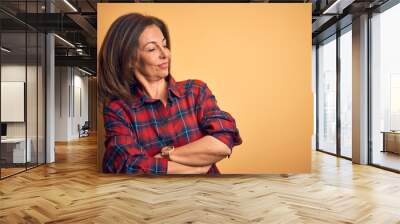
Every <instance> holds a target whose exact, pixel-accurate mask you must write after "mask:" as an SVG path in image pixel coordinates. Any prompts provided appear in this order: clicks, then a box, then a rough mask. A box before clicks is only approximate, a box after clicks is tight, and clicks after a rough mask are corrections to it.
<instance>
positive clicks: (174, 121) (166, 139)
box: [103, 75, 242, 175]
mask: <svg viewBox="0 0 400 224" xmlns="http://www.w3.org/2000/svg"><path fill="white" fill-rule="evenodd" d="M167 82H168V100H167V105H166V107H164V105H163V104H162V102H161V101H160V100H153V99H151V98H149V97H148V96H146V95H145V94H144V92H143V90H142V89H141V88H140V87H139V86H137V85H132V86H131V93H132V95H133V99H134V100H133V103H132V104H131V106H129V105H127V103H126V102H125V101H123V100H121V99H112V100H111V101H110V102H109V103H108V104H107V105H105V106H104V111H103V116H104V126H105V131H106V139H105V146H106V151H105V154H104V159H103V171H104V172H107V173H135V174H141V173H146V174H166V173H167V169H168V167H167V166H168V159H166V158H154V156H155V155H156V154H158V153H160V152H161V149H162V148H163V147H164V146H168V145H173V146H175V147H179V146H183V145H186V144H188V143H190V142H193V141H196V140H198V139H200V138H202V137H203V136H205V135H211V136H213V137H215V138H217V139H219V140H220V141H222V142H223V143H225V144H226V145H227V146H228V147H229V148H230V149H231V150H232V148H233V146H235V145H239V144H241V143H242V140H241V137H240V135H239V131H238V129H237V128H236V124H235V120H234V119H233V117H232V116H231V115H230V114H229V113H227V112H224V111H222V110H220V109H219V107H218V106H217V102H216V99H215V97H214V95H213V94H212V93H211V91H210V90H209V89H208V87H207V85H206V84H205V83H204V82H202V81H199V80H187V81H182V82H175V80H174V79H173V77H172V76H171V75H169V76H168V77H167ZM228 157H229V156H228ZM219 173H220V172H219V170H218V168H217V166H216V165H215V164H212V166H211V168H210V169H209V171H208V172H207V174H211V175H215V174H219Z"/></svg>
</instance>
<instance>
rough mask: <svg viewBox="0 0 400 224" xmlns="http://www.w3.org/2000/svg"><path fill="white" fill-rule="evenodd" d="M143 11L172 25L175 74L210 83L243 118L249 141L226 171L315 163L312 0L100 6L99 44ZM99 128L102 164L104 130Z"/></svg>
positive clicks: (297, 169) (282, 169) (287, 169)
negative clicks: (298, 0) (119, 22)
mask: <svg viewBox="0 0 400 224" xmlns="http://www.w3.org/2000/svg"><path fill="white" fill-rule="evenodd" d="M130 12H139V13H143V14H147V15H152V16H156V17H159V18H161V19H162V20H164V21H165V22H166V23H167V25H168V27H169V30H170V34H171V46H172V49H171V51H172V65H171V72H172V74H173V76H174V77H175V79H176V80H183V79H192V78H194V79H200V80H203V81H205V82H206V83H207V84H208V86H209V87H210V89H211V90H212V91H213V93H214V95H215V96H216V98H217V100H218V104H219V106H220V108H221V109H223V110H225V111H228V112H229V113H231V114H232V116H233V117H234V118H235V119H236V121H237V126H238V129H239V131H240V134H241V136H242V139H243V144H242V145H240V146H237V147H235V148H234V150H233V154H232V156H231V157H230V158H229V159H224V160H223V161H221V162H219V163H218V164H217V166H218V167H219V168H220V170H221V172H222V173H225V174H227V173H230V174H231V173H235V174H238V173H302V172H309V171H310V167H311V136H312V128H313V97H312V92H311V52H312V50H311V4H310V3H306V4H268V3H239V4H238V3H232V4H226V3H222V4H216V3H211V4H203V3H195V4H188V3H185V4H154V3H139V4H138V3H135V4H132V3H131V4H130V3H123V4H116V3H101V4H98V16H97V20H98V24H97V28H98V29H97V46H98V48H100V46H101V43H102V41H103V39H104V36H105V34H106V32H107V30H108V28H109V27H110V25H111V23H112V22H113V21H114V20H115V19H116V18H118V17H119V16H121V15H124V14H127V13H130ZM99 115H100V116H99V122H98V124H99V127H98V130H99V132H98V137H99V138H98V145H99V151H98V162H99V163H98V165H99V168H100V169H101V167H100V166H101V159H102V154H103V148H104V146H103V144H104V137H103V134H104V130H102V129H103V126H102V125H103V122H102V117H101V113H99Z"/></svg>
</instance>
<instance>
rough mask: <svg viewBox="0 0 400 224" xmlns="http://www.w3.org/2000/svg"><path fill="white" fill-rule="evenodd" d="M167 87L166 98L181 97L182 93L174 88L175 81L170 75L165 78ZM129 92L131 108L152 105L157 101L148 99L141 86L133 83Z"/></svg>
mask: <svg viewBox="0 0 400 224" xmlns="http://www.w3.org/2000/svg"><path fill="white" fill-rule="evenodd" d="M165 79H166V81H167V85H168V98H169V99H170V100H172V95H174V96H176V97H178V98H180V97H182V93H181V92H179V90H178V88H177V86H176V81H175V79H174V78H173V77H172V75H171V74H169V75H168V76H167V77H166V78H165ZM130 90H131V94H132V96H133V107H136V108H137V107H139V106H141V105H142V104H144V103H152V102H155V101H157V100H154V99H151V98H150V97H148V96H147V95H146V94H145V93H144V90H143V89H142V87H141V85H139V83H133V84H131V85H130Z"/></svg>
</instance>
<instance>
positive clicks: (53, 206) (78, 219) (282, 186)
mask: <svg viewBox="0 0 400 224" xmlns="http://www.w3.org/2000/svg"><path fill="white" fill-rule="evenodd" d="M95 164H96V139H95V136H91V137H88V138H82V139H81V140H79V141H73V142H69V143H68V144H65V143H57V145H56V163H54V164H49V165H46V166H41V167H38V168H35V169H32V170H29V171H27V172H25V173H21V174H18V175H16V176H12V177H9V178H7V179H5V180H2V181H0V202H1V203H0V223H374V224H375V223H400V212H399V211H400V200H398V199H399V198H400V175H399V174H396V173H392V172H388V171H384V170H381V169H378V168H374V167H370V166H361V165H354V164H352V163H351V162H350V161H348V160H344V159H339V158H336V157H333V156H330V155H326V154H323V153H320V152H313V172H312V173H311V174H296V175H293V174H291V175H225V176H220V177H205V176H195V175H182V176H176V175H174V176H167V177H152V176H147V177H143V176H129V175H108V174H101V173H98V172H97V171H96V167H95Z"/></svg>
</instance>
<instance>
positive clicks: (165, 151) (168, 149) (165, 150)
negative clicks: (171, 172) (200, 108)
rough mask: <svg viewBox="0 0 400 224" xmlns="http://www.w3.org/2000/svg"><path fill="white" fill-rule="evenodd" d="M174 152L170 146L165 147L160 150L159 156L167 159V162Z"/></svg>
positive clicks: (173, 148)
mask: <svg viewBox="0 0 400 224" xmlns="http://www.w3.org/2000/svg"><path fill="white" fill-rule="evenodd" d="M174 150H175V147H174V146H172V145H169V146H165V147H164V148H162V149H161V156H164V157H167V158H168V160H171V159H170V155H171V153H172V152H173V151H174Z"/></svg>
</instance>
